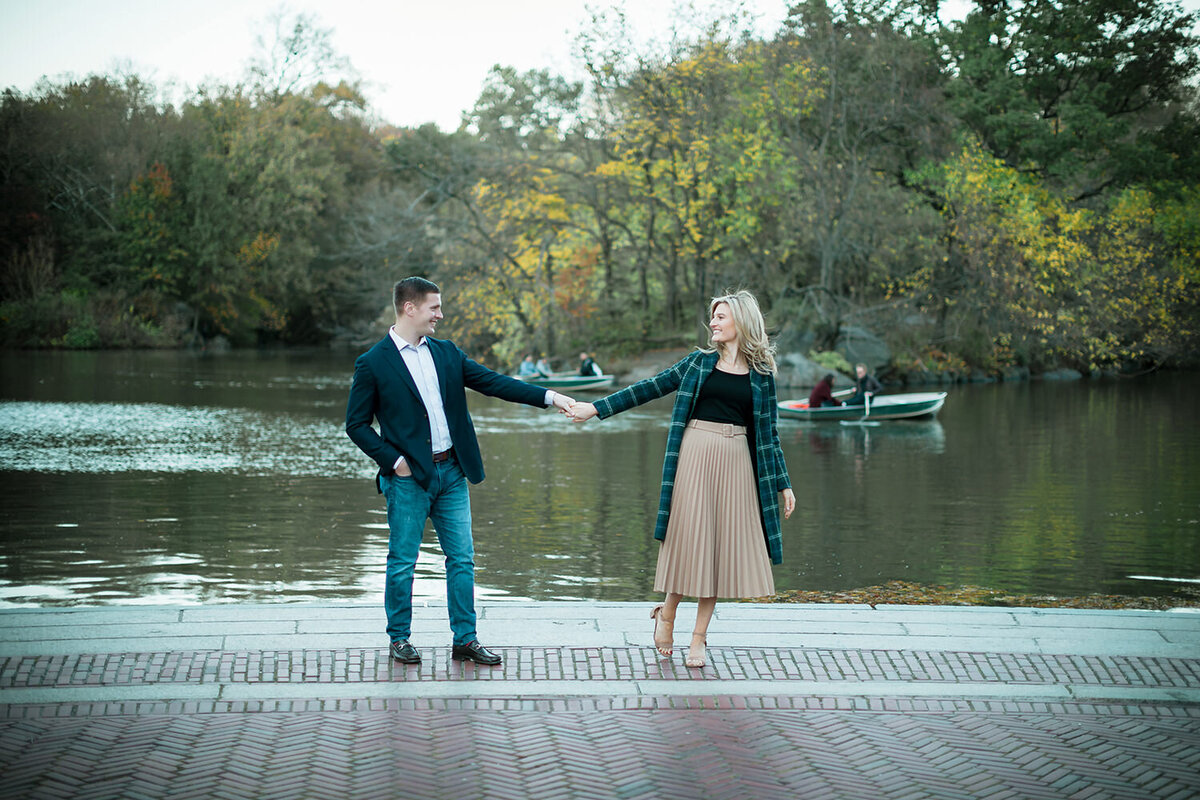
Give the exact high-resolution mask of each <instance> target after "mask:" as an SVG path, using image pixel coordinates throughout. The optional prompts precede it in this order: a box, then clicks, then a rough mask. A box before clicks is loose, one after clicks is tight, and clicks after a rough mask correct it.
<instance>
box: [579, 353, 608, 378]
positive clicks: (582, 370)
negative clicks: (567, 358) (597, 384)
mask: <svg viewBox="0 0 1200 800" xmlns="http://www.w3.org/2000/svg"><path fill="white" fill-rule="evenodd" d="M579 374H580V375H582V376H583V377H585V378H594V377H598V376H600V375H603V374H604V370H602V369H600V365H599V364H597V363H596V359H594V358H592V356H591V355H590V354H589V353H580V354H579Z"/></svg>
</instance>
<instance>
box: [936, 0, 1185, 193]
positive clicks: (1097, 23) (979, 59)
mask: <svg viewBox="0 0 1200 800" xmlns="http://www.w3.org/2000/svg"><path fill="white" fill-rule="evenodd" d="M1196 22H1197V19H1196V17H1195V15H1193V14H1184V13H1182V12H1181V11H1180V10H1179V8H1178V6H1177V5H1174V4H1172V3H1168V2H1164V1H1163V0H1117V2H1114V0H1027V1H1025V2H1022V0H989V2H986V3H982V4H980V6H979V7H978V8H976V9H975V10H974V11H972V12H971V13H970V14H968V15H967V17H966V19H965V20H964V21H963V22H962V23H961V24H957V25H955V26H953V27H952V28H950V29H948V30H946V31H945V34H944V37H943V42H944V44H945V46H946V48H947V51H948V53H949V57H950V60H951V64H952V66H953V69H954V71H955V73H956V78H957V79H956V80H955V81H954V82H953V83H952V85H951V99H952V102H953V106H954V108H955V110H956V111H957V113H958V114H959V116H960V117H961V119H962V120H963V122H964V123H965V124H966V125H967V126H968V127H969V128H970V129H971V130H972V131H973V132H974V133H975V134H976V135H977V136H978V137H979V139H980V141H982V142H983V144H984V146H985V147H987V149H988V150H989V152H991V153H992V154H994V155H995V156H996V157H998V158H1001V159H1003V160H1004V162H1005V163H1006V164H1008V165H1010V166H1012V167H1015V168H1017V169H1021V170H1032V171H1036V172H1037V173H1038V174H1039V175H1041V176H1042V177H1044V178H1046V179H1049V180H1052V181H1054V182H1056V183H1060V184H1062V185H1064V186H1068V187H1070V188H1069V191H1070V192H1071V193H1072V197H1073V199H1075V200H1083V199H1086V198H1089V197H1093V196H1095V195H1097V194H1099V193H1101V192H1104V191H1105V190H1106V189H1108V188H1109V187H1114V186H1115V187H1119V186H1125V185H1128V184H1130V183H1131V182H1140V181H1144V180H1155V179H1161V178H1166V177H1178V176H1177V175H1175V174H1174V173H1175V169H1176V168H1177V166H1178V165H1177V162H1176V160H1175V159H1174V158H1173V155H1172V148H1171V143H1170V142H1168V141H1164V140H1163V139H1162V138H1161V137H1158V136H1156V135H1155V134H1156V131H1158V130H1160V129H1161V128H1162V127H1163V126H1164V125H1168V124H1170V122H1171V120H1172V119H1173V117H1174V116H1175V113H1176V110H1177V108H1178V104H1179V102H1180V101H1181V100H1182V99H1183V98H1184V97H1186V96H1188V94H1189V93H1190V90H1189V89H1188V88H1187V82H1188V80H1189V79H1190V78H1191V77H1193V76H1194V75H1195V74H1196V71H1197V69H1198V68H1200V49H1197V45H1200V39H1198V38H1197V36H1196V35H1195V34H1193V33H1192V31H1193V29H1194V28H1195V26H1196Z"/></svg>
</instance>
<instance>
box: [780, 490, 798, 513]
mask: <svg viewBox="0 0 1200 800" xmlns="http://www.w3.org/2000/svg"><path fill="white" fill-rule="evenodd" d="M779 494H780V495H782V496H783V518H784V519H787V518H788V517H790V516H791V515H792V512H793V511H795V510H796V495H795V494H794V493H793V492H792V490H791V489H784V490H783V491H782V492H780V493H779Z"/></svg>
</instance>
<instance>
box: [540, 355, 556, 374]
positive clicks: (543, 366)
mask: <svg viewBox="0 0 1200 800" xmlns="http://www.w3.org/2000/svg"><path fill="white" fill-rule="evenodd" d="M537 374H538V375H541V376H542V377H543V378H549V377H550V376H551V375H553V374H554V370H552V369H550V362H549V361H547V360H546V354H545V353H542V357H541V358H539V359H538V362H537Z"/></svg>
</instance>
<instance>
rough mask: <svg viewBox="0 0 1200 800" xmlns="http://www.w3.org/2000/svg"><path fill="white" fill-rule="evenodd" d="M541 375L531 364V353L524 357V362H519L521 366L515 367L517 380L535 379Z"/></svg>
mask: <svg viewBox="0 0 1200 800" xmlns="http://www.w3.org/2000/svg"><path fill="white" fill-rule="evenodd" d="M538 375H541V373H540V372H538V368H537V364H535V363H533V353H530V354H529V355H527V356H525V360H524V361H522V362H521V366H519V367H517V377H518V378H535V377H537V376H538Z"/></svg>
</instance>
